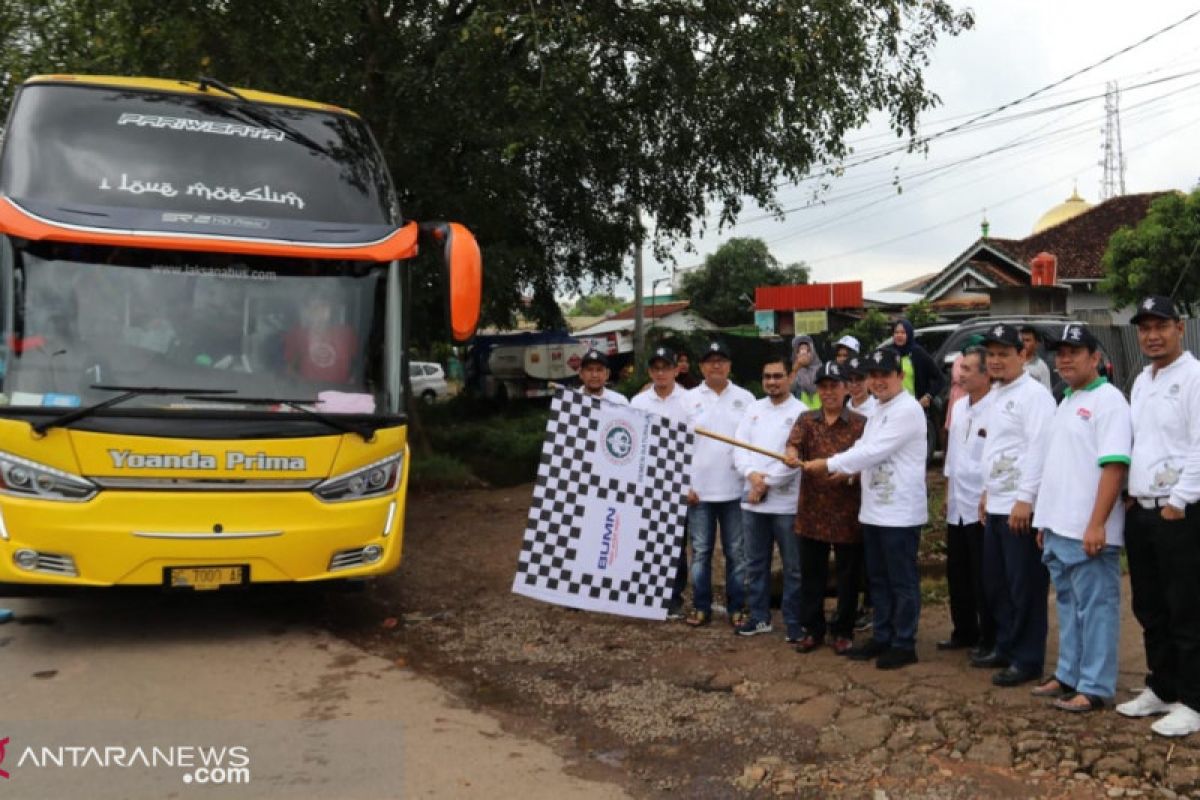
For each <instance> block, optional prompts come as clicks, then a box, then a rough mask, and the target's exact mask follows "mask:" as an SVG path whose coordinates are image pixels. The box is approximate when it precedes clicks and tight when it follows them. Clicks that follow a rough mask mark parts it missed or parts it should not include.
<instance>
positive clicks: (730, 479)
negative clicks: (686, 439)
mask: <svg viewBox="0 0 1200 800" xmlns="http://www.w3.org/2000/svg"><path fill="white" fill-rule="evenodd" d="M685 402H686V404H687V412H688V425H689V426H691V427H693V428H705V429H707V430H710V431H712V432H713V433H719V434H721V435H723V436H733V435H734V434H735V433H737V427H738V423H740V422H741V421H742V416H743V415H744V414H745V413H746V409H748V408H750V405H751V404H752V403H753V402H754V395H752V394H750V393H749V392H748V391H746V390H745V389H743V388H742V387H740V386H735V385H734V384H733V383H732V382H730V383H728V384H726V386H725V389H724V390H723V391H722V392H721V393H720V394H717V393H716V392H714V391H713V390H712V389H710V388H709V386H708V383H702V384H700V385H699V386H697V387H696V388H695V389H692V390H690V391H689V392H688V393H687V399H686V401H685ZM733 450H734V448H733V445H731V444H725V443H724V442H719V441H717V440H716V439H712V438H710V437H708V436H701V435H700V434H696V448H695V450H693V451H692V491H694V492H695V493H696V495H697V496H699V498H700V499H701V500H702V501H704V502H706V503H723V502H726V501H728V500H737V499H739V498H740V497H741V496H742V483H743V481H742V475H741V473H740V472H738V471H737V468H736V467H735V466H734V465H733Z"/></svg>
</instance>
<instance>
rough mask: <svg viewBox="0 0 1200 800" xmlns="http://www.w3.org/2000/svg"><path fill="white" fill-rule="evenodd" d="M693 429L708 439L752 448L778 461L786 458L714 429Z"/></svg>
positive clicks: (747, 448) (781, 454)
mask: <svg viewBox="0 0 1200 800" xmlns="http://www.w3.org/2000/svg"><path fill="white" fill-rule="evenodd" d="M693 430H695V432H696V433H698V434H700V435H701V436H707V437H708V438H710V439H716V440H717V441H718V442H724V443H725V444H731V445H733V446H734V447H741V448H743V449H745V450H753V451H754V452H756V453H762V454H763V455H764V456H770V457H771V458H775V459H778V460H780V461H786V460H787V456H786V455H784V454H783V453H776V452H775V451H774V450H768V449H766V448H765V447H759V446H758V445H754V444H750V443H749V442H743V441H741V440H740V439H734V438H732V437H730V436H724V435H722V434H719V433H717V432H715V431H710V430H706V429H705V428H694V429H693Z"/></svg>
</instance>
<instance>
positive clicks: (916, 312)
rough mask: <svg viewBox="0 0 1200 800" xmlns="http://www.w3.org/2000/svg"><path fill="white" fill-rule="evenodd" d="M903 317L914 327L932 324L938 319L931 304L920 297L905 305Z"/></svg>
mask: <svg viewBox="0 0 1200 800" xmlns="http://www.w3.org/2000/svg"><path fill="white" fill-rule="evenodd" d="M904 318H905V319H906V320H908V321H909V322H911V323H912V326H913V327H914V328H923V327H925V326H926V325H933V324H934V323H936V322H937V321H938V319H939V317H938V313H937V312H936V311H934V310H933V304H932V303H930V302H929V300H927V299H925V298H921V299H920V300H918V301H917V302H915V303H911V304H909V305H908V306H906V307H905V308H904Z"/></svg>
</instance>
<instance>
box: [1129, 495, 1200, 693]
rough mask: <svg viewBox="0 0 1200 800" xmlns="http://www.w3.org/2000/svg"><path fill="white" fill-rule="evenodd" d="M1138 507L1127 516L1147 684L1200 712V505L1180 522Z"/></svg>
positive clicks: (1192, 507)
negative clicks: (1199, 588) (1198, 589)
mask: <svg viewBox="0 0 1200 800" xmlns="http://www.w3.org/2000/svg"><path fill="white" fill-rule="evenodd" d="M1160 514H1161V512H1160V511H1159V509H1157V508H1156V509H1153V510H1151V509H1145V508H1142V507H1141V506H1139V505H1135V506H1134V507H1133V508H1131V509H1130V510H1129V511H1128V512H1126V514H1125V552H1126V553H1127V554H1128V557H1129V585H1130V588H1131V589H1132V590H1133V597H1132V601H1133V615H1134V616H1135V617H1137V621H1138V622H1139V623H1140V624H1141V626H1142V639H1143V641H1144V642H1145V645H1146V666H1147V667H1149V669H1150V675H1149V676H1148V677H1147V678H1146V685H1147V686H1149V687H1150V688H1151V689H1153V690H1154V693H1155V694H1156V695H1158V696H1159V698H1161V699H1162V700H1163V701H1165V702H1167V703H1175V702H1179V703H1183V704H1184V705H1186V706H1188V707H1189V708H1191V709H1192V710H1194V711H1197V712H1200V593H1197V591H1196V581H1197V580H1198V579H1200V505H1198V504H1196V503H1193V504H1192V505H1190V506H1188V507H1187V511H1186V516H1185V517H1184V519H1182V520H1179V521H1178V522H1168V521H1166V520H1164V519H1163V518H1162V516H1161V515H1160Z"/></svg>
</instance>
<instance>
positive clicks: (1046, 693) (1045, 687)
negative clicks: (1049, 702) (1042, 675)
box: [1030, 678, 1075, 698]
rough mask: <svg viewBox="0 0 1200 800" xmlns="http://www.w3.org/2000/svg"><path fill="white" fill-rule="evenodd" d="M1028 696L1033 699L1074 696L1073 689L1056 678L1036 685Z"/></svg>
mask: <svg viewBox="0 0 1200 800" xmlns="http://www.w3.org/2000/svg"><path fill="white" fill-rule="evenodd" d="M1030 694H1031V695H1033V696H1034V697H1050V698H1059V697H1069V696H1070V695H1073V694H1075V687H1074V686H1068V685H1067V684H1065V683H1063V682H1062V681H1060V680H1059V679H1058V678H1051V679H1050V680H1048V681H1046V682H1045V683H1040V684H1038V685H1037V687H1036V688H1035V689H1034V690H1033V691H1031V692H1030Z"/></svg>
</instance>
